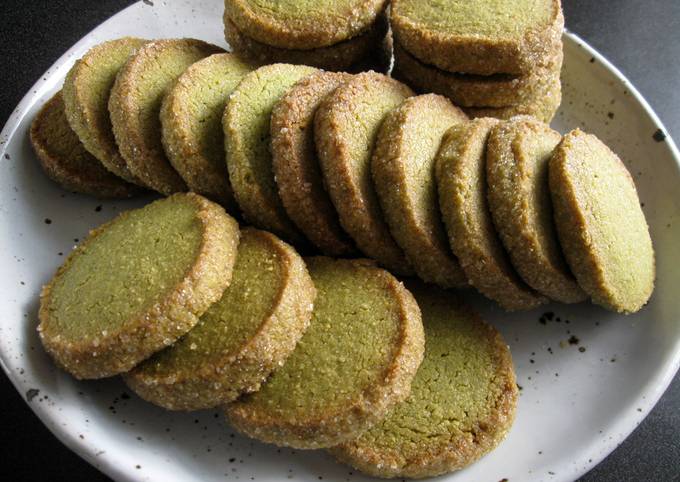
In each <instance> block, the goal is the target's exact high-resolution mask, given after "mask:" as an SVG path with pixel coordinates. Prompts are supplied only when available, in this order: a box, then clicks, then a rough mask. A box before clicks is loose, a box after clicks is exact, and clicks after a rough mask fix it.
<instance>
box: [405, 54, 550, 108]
mask: <svg viewBox="0 0 680 482" xmlns="http://www.w3.org/2000/svg"><path fill="white" fill-rule="evenodd" d="M553 57H554V60H551V61H550V62H549V63H548V65H546V66H544V67H537V68H536V69H534V70H532V71H531V72H530V73H527V74H523V75H520V76H516V75H508V74H496V75H488V76H482V75H472V74H456V73H450V72H445V71H443V70H440V69H438V68H436V67H432V66H430V65H427V64H424V63H422V62H421V61H419V60H418V59H416V58H415V57H413V56H412V55H411V54H410V53H408V52H407V51H406V50H405V49H404V48H403V47H402V46H401V45H399V44H398V43H395V45H394V76H395V77H396V78H399V79H401V80H403V81H404V82H406V83H407V84H409V85H410V86H411V87H413V88H414V89H415V90H417V91H419V92H434V93H436V94H441V95H444V96H446V97H448V98H449V99H451V101H452V102H453V103H454V104H456V105H459V106H465V107H507V106H513V105H517V104H522V103H523V102H524V101H525V100H526V99H532V98H536V95H537V91H539V90H541V89H542V88H543V87H542V86H543V85H545V84H546V83H550V82H555V81H556V79H559V76H560V69H561V66H562V57H563V54H562V49H559V50H558V51H557V52H556V53H554V54H553Z"/></svg>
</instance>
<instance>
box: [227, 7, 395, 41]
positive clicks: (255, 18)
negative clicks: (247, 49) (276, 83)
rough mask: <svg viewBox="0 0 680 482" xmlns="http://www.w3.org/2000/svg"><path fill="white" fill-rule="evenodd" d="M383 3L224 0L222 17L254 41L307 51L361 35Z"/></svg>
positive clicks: (372, 21)
mask: <svg viewBox="0 0 680 482" xmlns="http://www.w3.org/2000/svg"><path fill="white" fill-rule="evenodd" d="M386 4H387V0H225V2H224V15H225V17H226V18H228V19H230V20H231V21H232V22H233V23H234V24H235V25H236V26H237V27H238V29H239V30H240V31H241V32H243V33H244V34H245V35H247V36H248V37H250V38H252V39H254V40H257V41H259V42H262V43H264V44H267V45H272V46H276V47H280V48H286V49H301V50H309V49H315V48H319V47H327V46H329V45H334V44H337V43H339V42H342V41H344V40H348V39H351V38H353V37H356V36H357V35H360V34H361V33H362V32H364V31H366V30H368V29H369V28H370V26H371V25H372V24H373V23H374V22H375V21H376V18H378V16H379V15H380V14H381V13H382V12H383V11H384V9H385V6H386Z"/></svg>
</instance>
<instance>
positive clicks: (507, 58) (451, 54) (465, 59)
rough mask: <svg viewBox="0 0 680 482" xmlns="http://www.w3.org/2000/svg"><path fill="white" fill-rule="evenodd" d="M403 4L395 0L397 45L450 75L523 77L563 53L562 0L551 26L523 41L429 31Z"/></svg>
mask: <svg viewBox="0 0 680 482" xmlns="http://www.w3.org/2000/svg"><path fill="white" fill-rule="evenodd" d="M401 1H402V0H392V3H391V14H390V22H391V26H392V30H393V32H394V37H395V41H396V42H398V43H399V44H400V45H402V46H403V47H404V48H405V49H406V50H407V51H408V52H410V53H411V54H412V55H413V56H415V57H416V58H418V59H420V60H421V61H422V62H424V63H426V64H429V65H433V66H435V67H437V68H439V69H442V70H445V71H447V72H464V73H468V74H478V75H492V74H499V73H502V74H524V73H529V72H531V71H532V70H534V69H535V68H536V67H537V66H541V65H546V64H547V63H549V62H550V58H551V56H552V55H553V52H555V51H557V50H561V49H562V30H563V29H564V15H563V14H562V5H561V2H560V0H552V3H553V5H552V12H553V13H552V19H551V21H550V23H549V25H548V26H543V27H540V28H539V29H536V28H533V29H529V30H528V31H527V32H526V33H525V35H524V36H523V37H521V38H514V39H513V38H507V39H500V38H490V37H485V36H480V35H470V36H461V35H451V34H447V33H445V32H441V31H436V30H430V29H428V27H427V26H426V25H422V24H418V23H417V22H414V21H413V20H411V19H409V18H408V17H407V16H404V15H402V13H401V5H400V3H401Z"/></svg>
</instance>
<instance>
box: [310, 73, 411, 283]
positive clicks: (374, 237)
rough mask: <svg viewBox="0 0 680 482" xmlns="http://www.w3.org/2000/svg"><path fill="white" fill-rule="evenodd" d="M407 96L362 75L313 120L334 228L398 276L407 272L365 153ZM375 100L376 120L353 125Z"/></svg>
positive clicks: (392, 83) (386, 81) (387, 81)
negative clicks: (337, 223)
mask: <svg viewBox="0 0 680 482" xmlns="http://www.w3.org/2000/svg"><path fill="white" fill-rule="evenodd" d="M388 94H389V95H388ZM411 95H413V92H412V91H411V89H409V88H408V87H407V86H405V85H404V84H402V83H400V82H398V81H396V80H394V79H391V78H389V77H386V76H384V75H382V74H377V73H375V72H364V73H362V74H358V75H356V76H355V77H354V78H353V79H352V80H351V81H348V82H346V83H345V84H343V85H342V86H340V87H339V88H337V89H336V90H335V91H334V92H333V93H332V94H330V95H329V96H327V97H326V98H325V99H324V100H323V101H322V102H321V104H320V106H319V109H318V110H317V112H316V115H315V118H314V137H315V141H316V150H317V154H318V156H319V161H320V165H321V171H322V173H323V176H324V180H325V183H326V189H327V190H328V193H329V195H330V198H331V200H332V201H333V205H334V206H335V209H336V210H337V212H338V214H339V216H340V224H341V225H342V227H343V228H344V229H345V231H347V233H348V234H349V235H350V236H351V237H352V238H353V239H354V241H355V242H356V244H357V246H358V247H359V249H361V250H362V251H363V252H364V253H365V254H366V255H367V256H369V257H371V258H373V259H376V260H377V261H378V262H379V263H381V264H382V265H383V266H385V267H387V268H388V269H390V270H392V271H394V272H395V273H399V274H404V275H408V274H410V273H411V272H412V268H411V266H410V265H409V263H408V261H407V260H406V257H405V256H404V253H403V251H402V250H401V248H399V246H397V244H396V243H395V241H394V239H393V238H392V235H391V234H390V231H389V228H388V227H387V224H386V223H385V221H384V220H383V215H382V212H381V209H380V204H379V201H378V199H377V196H376V193H375V191H374V189H373V186H372V182H371V179H370V153H371V152H372V149H373V147H374V142H375V136H376V134H377V131H378V128H379V126H380V123H381V122H382V120H383V119H384V117H385V116H386V115H387V113H388V112H389V111H390V110H392V109H393V108H395V107H397V106H398V105H399V104H400V103H401V102H402V101H403V100H404V99H405V98H407V97H409V96H411ZM376 99H379V100H380V101H382V102H383V105H380V106H379V107H378V108H379V109H380V112H379V115H378V117H379V118H376V119H371V121H370V122H371V125H362V124H359V123H358V122H357V120H356V119H357V118H361V117H364V121H365V123H366V122H367V121H366V119H365V116H364V111H365V110H368V109H372V108H373V106H371V105H370V104H371V103H372V102H374V101H376ZM357 126H358V128H357ZM355 131H356V132H355ZM363 144H366V145H363ZM357 146H359V147H357ZM367 147H368V152H366V148H367ZM358 150H362V151H363V152H364V153H365V155H364V156H363V157H364V158H363V159H357V158H356V155H357V153H356V152H355V151H358Z"/></svg>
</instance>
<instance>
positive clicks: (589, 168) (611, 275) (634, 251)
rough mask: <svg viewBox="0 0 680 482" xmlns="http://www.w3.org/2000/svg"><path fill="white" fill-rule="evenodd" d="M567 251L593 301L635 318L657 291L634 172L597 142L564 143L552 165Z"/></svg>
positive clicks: (576, 134) (575, 134) (574, 135)
mask: <svg viewBox="0 0 680 482" xmlns="http://www.w3.org/2000/svg"><path fill="white" fill-rule="evenodd" d="M549 182H550V194H551V197H552V202H553V209H554V217H555V224H556V226H557V234H558V236H559V240H560V244H561V246H562V250H563V252H564V255H565V257H566V259H567V263H568V264H569V267H570V268H571V271H572V272H573V273H574V275H575V276H576V279H577V280H578V283H579V285H580V286H581V288H583V290H584V291H585V292H586V293H588V294H589V295H590V296H591V298H592V300H593V302H595V303H597V304H598V305H601V306H603V307H605V308H607V309H610V310H613V311H617V312H622V313H634V312H636V311H638V310H640V308H642V306H644V304H645V303H646V302H647V300H649V297H650V296H651V294H652V291H653V290H654V277H655V271H656V270H655V261H654V248H653V246H652V240H651V237H650V235H649V227H648V226H647V221H646V220H645V215H644V213H643V212H642V208H641V207H640V199H639V198H638V194H637V191H636V189H635V183H634V182H633V178H632V177H631V175H630V173H629V172H628V170H627V169H626V167H625V166H624V164H623V163H622V162H621V160H620V159H619V158H618V156H617V155H616V154H614V153H613V152H612V151H611V150H610V149H609V148H608V147H607V146H606V145H604V143H602V142H601V141H600V140H599V139H598V138H597V137H595V136H593V135H590V134H586V133H584V132H582V131H580V130H579V129H576V130H573V131H571V132H570V133H569V134H567V135H565V136H564V137H563V138H562V141H561V142H560V144H559V145H558V146H557V148H556V149H555V152H554V154H553V157H552V159H551V160H550V166H549Z"/></svg>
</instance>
